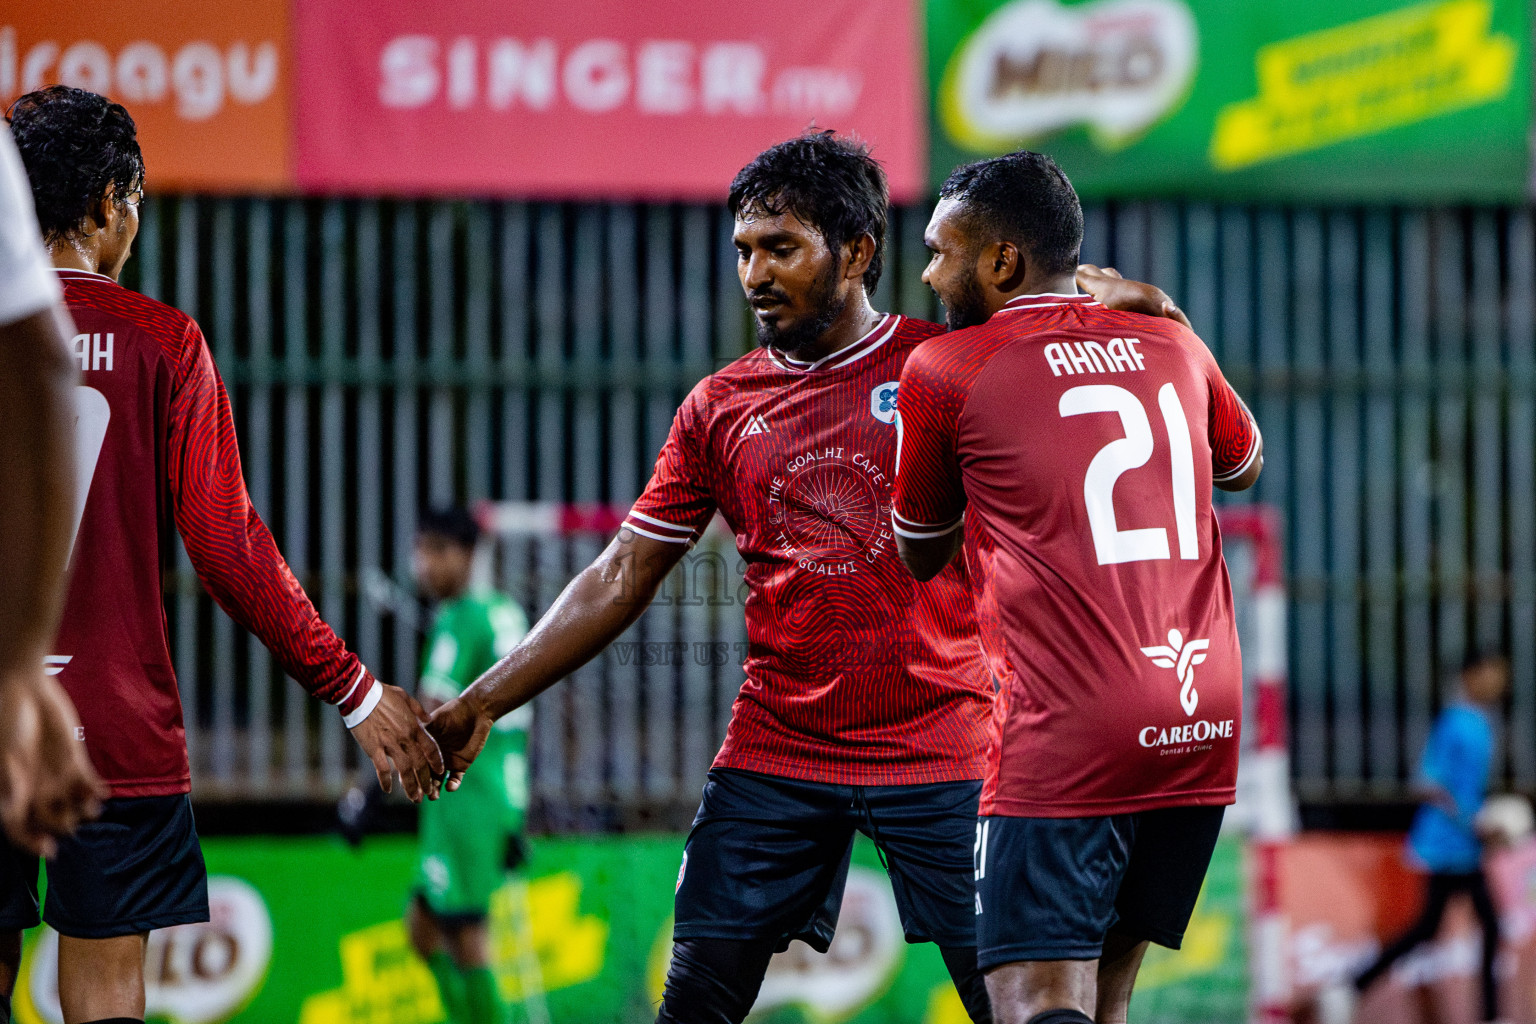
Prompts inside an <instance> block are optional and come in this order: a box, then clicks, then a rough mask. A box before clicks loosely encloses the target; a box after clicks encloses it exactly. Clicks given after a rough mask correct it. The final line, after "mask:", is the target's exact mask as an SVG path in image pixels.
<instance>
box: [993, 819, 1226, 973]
mask: <svg viewBox="0 0 1536 1024" xmlns="http://www.w3.org/2000/svg"><path fill="white" fill-rule="evenodd" d="M1224 810H1225V808H1222V807H1169V808H1164V809H1161V810H1155V811H1142V812H1140V813H1137V814H1117V815H1113V816H1110V817H1102V818H1012V817H986V818H982V819H980V821H979V823H978V824H977V827H976V843H975V845H976V937H977V943H976V944H977V947H978V949H977V960H978V963H979V965H980V966H981V968H982V970H988V969H990V968H993V967H997V966H999V965H1001V964H1007V963H1015V962H1018V961H1022V960H1096V959H1098V957H1099V954H1100V952H1102V950H1103V947H1104V936H1105V934H1106V933H1107V932H1108V931H1109V929H1110V928H1111V927H1112V926H1113V927H1117V930H1119V931H1120V932H1122V933H1125V934H1128V935H1130V936H1133V937H1135V938H1137V939H1144V940H1148V941H1151V942H1155V943H1157V944H1158V945H1159V946H1167V947H1168V948H1169V949H1178V948H1179V945H1180V944H1181V943H1182V942H1183V941H1184V929H1185V928H1187V927H1188V926H1189V915H1190V914H1191V913H1193V912H1194V909H1195V900H1196V899H1197V898H1199V896H1200V886H1201V884H1202V883H1203V882H1204V881H1205V872H1206V869H1207V868H1209V867H1210V865H1211V853H1212V852H1213V851H1214V850H1215V849H1216V837H1217V835H1218V834H1219V833H1220V831H1221V817H1222V812H1223V811H1224Z"/></svg>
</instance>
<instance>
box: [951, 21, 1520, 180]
mask: <svg viewBox="0 0 1536 1024" xmlns="http://www.w3.org/2000/svg"><path fill="white" fill-rule="evenodd" d="M1530 16H1531V12H1530V5H1529V4H1528V3H1527V2H1525V0H1429V2H1426V3H1417V4H1404V3H1402V2H1401V0H1334V2H1331V3H1313V2H1308V0H1270V2H1267V3H1262V4H1261V3H1232V2H1230V0H1086V2H1077V0H929V3H928V61H929V63H928V67H929V76H930V84H931V87H932V100H933V105H932V109H933V120H934V130H933V133H932V154H933V155H932V165H933V176H934V181H935V184H937V182H939V181H942V180H943V178H944V177H945V175H947V174H948V173H949V171H950V170H951V169H953V167H954V166H955V165H956V164H957V163H961V162H964V161H968V160H975V159H978V158H980V157H985V156H993V155H996V154H999V153H1006V152H1009V151H1010V150H1013V149H1019V148H1027V149H1038V150H1044V151H1046V152H1049V153H1051V154H1052V155H1053V156H1055V157H1056V159H1057V161H1058V162H1060V163H1061V165H1062V167H1063V168H1064V169H1065V170H1066V172H1067V173H1068V175H1070V176H1071V178H1072V180H1073V182H1074V183H1075V184H1076V185H1077V187H1078V189H1079V191H1081V192H1082V193H1083V194H1084V195H1085V196H1116V197H1124V196H1138V195H1141V196H1157V195H1168V196H1171V195H1198V196H1200V197H1204V198H1227V199H1249V200H1264V201H1288V200H1306V201H1312V202H1316V201H1350V202H1352V201H1366V202H1374V201H1381V202H1392V201H1409V200H1416V201H1472V202H1508V201H1517V200H1520V199H1523V198H1524V197H1525V195H1526V194H1527V179H1528V167H1529V149H1528V132H1529V129H1530V126H1531V81H1530V67H1531V62H1530V48H1531V24H1530Z"/></svg>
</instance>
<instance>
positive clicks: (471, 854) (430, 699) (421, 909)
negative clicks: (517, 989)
mask: <svg viewBox="0 0 1536 1024" xmlns="http://www.w3.org/2000/svg"><path fill="white" fill-rule="evenodd" d="M479 532H480V531H479V527H478V526H477V525H476V523H475V520H474V519H473V518H472V517H471V516H470V515H469V513H468V512H466V511H465V510H463V509H461V508H450V509H443V510H434V511H432V512H428V513H426V514H425V515H423V516H422V518H421V524H420V528H419V529H418V531H417V534H416V549H415V561H414V570H415V574H416V580H417V583H418V585H419V586H420V587H421V590H422V592H423V593H424V594H425V595H426V596H427V597H428V598H429V599H431V600H432V601H434V602H436V603H437V606H438V607H437V614H436V616H435V618H434V619H433V622H432V627H431V629H430V630H429V631H428V633H427V644H426V653H425V655H424V656H423V666H422V674H421V690H420V693H419V694H418V698H419V699H420V701H421V704H422V706H423V707H425V708H426V709H427V710H428V711H431V710H432V709H433V708H435V707H437V706H438V705H440V704H443V703H445V702H446V701H449V700H452V699H453V698H454V697H457V696H458V695H459V693H460V691H462V690H463V689H464V688H465V687H467V686H468V685H469V684H470V683H472V682H474V681H475V679H476V678H477V677H478V676H479V675H480V674H481V673H482V672H484V671H485V670H486V669H488V668H490V667H491V666H492V665H493V664H495V663H496V661H497V660H498V659H500V658H501V657H502V656H503V655H504V654H506V653H507V652H508V651H510V650H511V649H512V648H513V647H515V646H516V645H517V642H518V641H519V640H521V639H522V638H523V636H524V634H526V633H527V632H528V617H527V616H526V615H525V614H524V613H523V610H522V609H521V608H520V607H518V606H517V604H516V603H514V602H513V601H512V600H511V599H510V598H508V597H506V596H505V595H503V594H499V593H496V592H494V591H473V590H471V589H470V563H471V561H472V557H473V554H474V550H475V543H476V541H477V540H478V539H479ZM531 718H532V708H531V707H527V706H525V707H523V708H521V709H519V711H517V712H514V713H513V714H510V715H508V716H507V717H506V718H503V719H501V720H500V721H498V722H497V723H496V726H495V728H494V729H492V731H491V735H490V737H489V738H488V739H487V740H486V744H485V752H484V753H483V754H481V756H480V759H479V760H480V762H481V763H479V764H477V765H476V766H475V767H476V770H475V771H473V772H469V773H467V774H466V775H465V777H464V783H463V785H461V786H460V787H459V789H458V790H457V791H455V792H454V793H452V794H446V793H445V794H444V799H442V800H438V801H436V802H434V803H432V804H431V806H430V807H423V810H422V814H421V826H420V838H419V852H418V857H417V862H416V879H415V883H414V891H413V894H412V899H411V904H410V909H409V911H408V913H407V916H406V923H407V925H408V927H409V930H410V936H411V945H413V946H414V947H415V948H416V951H417V953H419V954H420V955H421V957H422V959H424V960H425V961H426V962H427V966H428V967H429V968H430V969H431V971H432V976H433V977H434V978H436V979H437V985H438V989H439V990H440V991H441V993H442V1000H443V1007H444V1009H445V1010H446V1011H447V1013H448V1020H449V1022H450V1024H502V1022H503V1021H505V1020H506V1019H507V1008H506V1006H505V1004H504V1003H503V1001H502V998H501V993H500V991H499V990H498V988H497V985H496V978H495V975H494V974H493V973H492V971H491V958H490V938H489V930H488V928H487V920H488V918H489V914H490V906H491V894H492V893H494V892H495V891H496V890H497V889H499V888H500V887H501V885H502V884H503V882H505V881H506V874H507V872H508V870H510V869H512V868H515V867H517V866H518V865H519V864H520V863H521V862H522V861H523V859H524V858H525V855H526V851H525V847H524V845H523V823H524V818H525V816H526V814H527V811H528V726H529V724H530V722H531ZM487 759H488V760H487ZM483 769H489V770H488V771H487V770H483Z"/></svg>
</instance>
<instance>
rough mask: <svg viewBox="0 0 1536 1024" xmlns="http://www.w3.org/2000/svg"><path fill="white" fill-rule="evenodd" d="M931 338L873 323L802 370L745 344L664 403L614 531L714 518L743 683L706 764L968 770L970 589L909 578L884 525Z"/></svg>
mask: <svg viewBox="0 0 1536 1024" xmlns="http://www.w3.org/2000/svg"><path fill="white" fill-rule="evenodd" d="M940 330H941V328H940V327H938V326H937V325H936V324H930V323H924V322H922V321H918V320H912V319H909V318H906V317H900V316H893V315H887V316H885V317H882V318H881V320H880V322H879V323H878V324H877V325H876V326H875V328H874V329H873V330H872V331H870V332H869V334H867V335H866V336H865V337H864V338H862V339H861V340H860V341H858V342H856V343H855V344H853V345H851V346H849V347H847V348H844V349H842V350H841V351H839V352H836V353H833V354H832V355H830V356H828V357H826V358H825V359H823V360H821V361H819V362H817V363H813V364H808V365H802V364H796V363H792V362H790V361H788V360H786V359H784V358H782V357H780V356H779V355H777V354H775V353H773V352H770V351H765V350H760V351H756V352H752V353H749V354H748V355H745V356H743V357H742V358H740V359H738V360H736V361H735V362H734V363H732V364H731V365H729V366H727V367H726V368H725V369H723V370H721V371H719V372H718V373H715V374H712V375H711V376H709V377H706V378H705V379H704V380H703V381H701V382H700V383H699V384H698V385H697V386H696V387H695V388H694V389H693V391H692V393H691V394H689V396H688V398H687V399H686V400H685V401H684V403H683V405H682V407H681V408H680V409H679V410H678V413H677V417H676V419H675V421H674V422H673V425H672V432H671V435H670V436H669V437H668V438H667V442H666V445H665V447H663V449H662V451H661V456H660V458H659V459H658V460H657V462H656V470H655V474H654V475H653V476H652V478H651V481H650V483H649V485H647V487H646V489H645V492H644V494H642V495H641V497H640V499H639V500H638V501H637V502H635V505H634V508H633V510H632V511H631V512H630V514H629V516H628V518H627V519H626V520H625V527H626V528H628V529H630V530H634V531H635V532H636V533H640V534H643V535H645V536H648V537H652V538H654V539H657V540H662V541H668V542H671V543H676V544H689V543H691V542H692V541H693V540H694V539H695V538H696V537H697V536H698V534H699V533H701V532H702V531H703V529H704V527H705V526H707V525H708V523H709V521H710V518H711V517H712V516H713V515H714V514H715V512H716V510H718V511H719V512H720V514H721V515H722V516H723V517H724V519H725V521H726V523H727V524H728V525H729V526H730V528H731V530H732V531H733V532H734V533H735V535H736V545H737V548H738V550H739V551H740V553H741V556H742V558H743V559H744V560H745V562H746V564H747V570H746V584H747V589H748V596H747V601H746V619H747V637H748V650H747V657H746V662H745V665H744V669H745V672H746V677H747V678H746V682H745V683H744V684H743V686H742V688H741V693H740V695H739V696H738V697H737V699H736V704H735V707H734V709H733V711H732V716H731V724H730V728H729V730H728V731H727V733H726V738H725V743H724V745H723V746H722V747H721V748H720V753H719V756H718V757H717V758H716V760H715V765H716V767H726V768H740V769H745V770H750V771H758V772H764V773H768V774H773V775H785V776H789V777H792V778H800V779H809V780H813V781H818V782H830V783H841V784H850V785H893V784H904V783H922V782H939V781H952V780H957V779H979V778H981V776H982V769H983V764H984V755H985V750H986V729H987V724H988V721H989V711H990V707H991V702H992V684H991V680H990V679H989V678H988V676H987V671H986V664H985V660H984V658H983V655H982V651H981V647H980V643H979V640H978V637H977V634H976V621H975V616H974V611H973V605H972V598H971V594H970V589H969V582H968V580H967V579H966V577H965V574H964V572H963V570H962V569H960V568H951V569H948V570H946V571H945V572H944V573H942V574H941V575H940V576H939V577H937V578H936V579H934V580H932V581H931V582H929V583H926V584H919V583H917V582H915V581H914V580H913V579H912V578H911V576H910V575H908V573H907V571H906V569H905V568H903V566H902V564H901V561H900V559H899V558H898V556H897V553H896V545H895V537H894V535H893V534H892V532H891V521H890V508H891V504H890V501H891V497H890V496H891V482H892V480H893V479H894V474H895V468H896V427H895V412H896V389H897V386H898V384H899V382H900V379H901V368H902V364H903V363H904V362H905V361H906V358H907V355H908V354H909V353H910V352H911V351H912V350H913V348H915V347H916V346H917V345H918V343H919V342H921V341H922V340H923V339H924V338H927V337H930V336H931V335H933V334H935V333H938V332H939V331H940Z"/></svg>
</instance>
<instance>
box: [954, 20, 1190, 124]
mask: <svg viewBox="0 0 1536 1024" xmlns="http://www.w3.org/2000/svg"><path fill="white" fill-rule="evenodd" d="M1198 47H1199V35H1198V30H1197V28H1196V25H1195V19H1194V15H1193V14H1191V13H1190V10H1189V8H1188V7H1186V6H1185V5H1184V3H1182V2H1181V0H1099V2H1097V3H1086V4H1078V5H1075V6H1072V7H1063V6H1061V5H1060V4H1058V3H1056V2H1055V0H1015V2H1014V3H1010V4H1006V5H1004V6H1002V7H1000V8H998V9H997V10H996V11H995V12H993V14H992V15H991V16H990V17H989V18H987V20H986V21H984V22H982V24H981V26H980V27H979V28H977V29H976V31H975V32H974V33H972V35H971V36H970V38H969V39H967V40H966V41H965V42H963V43H962V44H961V45H960V46H959V47H957V48H956V50H955V53H954V56H953V57H951V59H950V63H949V66H948V67H947V68H946V69H945V72H944V78H943V81H942V83H941V84H940V86H939V95H938V107H939V109H938V115H939V120H940V123H941V124H942V125H943V126H944V130H945V131H946V132H947V133H948V134H949V136H950V138H952V139H953V140H954V141H955V142H957V143H959V144H960V145H962V146H965V147H967V148H969V149H972V150H975V151H976V152H981V153H1006V152H1008V151H1009V150H1012V149H1016V148H1018V146H1019V145H1020V144H1021V143H1026V142H1029V141H1031V140H1035V139H1040V138H1043V137H1045V136H1047V135H1050V134H1052V133H1053V132H1058V131H1061V130H1062V129H1065V128H1070V127H1072V126H1073V125H1078V124H1086V125H1087V126H1088V128H1089V131H1090V132H1091V133H1092V135H1093V138H1094V140H1095V142H1097V143H1098V145H1099V146H1100V147H1101V148H1103V149H1110V150H1114V149H1120V148H1122V147H1124V146H1126V145H1129V144H1130V143H1131V142H1132V141H1134V140H1135V139H1136V138H1137V137H1138V136H1140V135H1141V134H1142V133H1143V132H1145V131H1146V130H1147V129H1148V128H1150V127H1152V125H1154V124H1156V123H1157V122H1158V121H1159V120H1161V119H1162V118H1164V117H1166V116H1168V115H1169V114H1171V113H1173V112H1174V111H1175V110H1176V109H1178V107H1179V106H1181V105H1182V103H1183V101H1184V99H1185V97H1186V96H1188V94H1189V87H1190V84H1191V82H1192V81H1193V79H1194V74H1195V63H1196V58H1197V54H1198Z"/></svg>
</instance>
